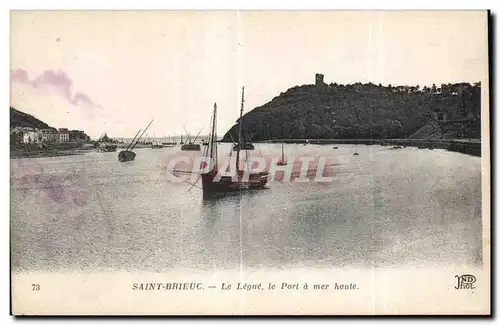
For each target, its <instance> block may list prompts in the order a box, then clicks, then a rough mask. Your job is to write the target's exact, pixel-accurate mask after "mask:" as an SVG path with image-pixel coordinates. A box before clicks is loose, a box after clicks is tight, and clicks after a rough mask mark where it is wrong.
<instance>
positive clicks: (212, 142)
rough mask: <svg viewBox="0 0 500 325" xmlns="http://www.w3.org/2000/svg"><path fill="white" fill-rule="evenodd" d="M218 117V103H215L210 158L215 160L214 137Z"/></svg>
mask: <svg viewBox="0 0 500 325" xmlns="http://www.w3.org/2000/svg"><path fill="white" fill-rule="evenodd" d="M216 116H217V103H214V116H213V117H212V133H211V135H210V158H212V159H213V158H214V143H215V141H214V137H215V128H216V122H215V121H216V120H215V119H216ZM214 163H215V164H214V166H217V150H215V162H214Z"/></svg>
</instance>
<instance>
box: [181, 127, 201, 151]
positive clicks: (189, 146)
mask: <svg viewBox="0 0 500 325" xmlns="http://www.w3.org/2000/svg"><path fill="white" fill-rule="evenodd" d="M184 131H186V128H184ZM200 133H201V130H200V132H198V134H197V135H196V137H195V138H194V140H192V141H191V135H190V134H189V133H188V132H187V131H186V134H187V137H188V139H187V141H186V143H185V144H183V145H182V147H181V150H183V151H201V146H200V144H198V143H195V142H196V139H197V138H198V136H199V135H200ZM181 143H182V142H181Z"/></svg>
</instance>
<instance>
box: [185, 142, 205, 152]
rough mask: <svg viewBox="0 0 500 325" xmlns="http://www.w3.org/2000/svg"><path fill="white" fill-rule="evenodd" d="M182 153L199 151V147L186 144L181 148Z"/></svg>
mask: <svg viewBox="0 0 500 325" xmlns="http://www.w3.org/2000/svg"><path fill="white" fill-rule="evenodd" d="M181 150H183V151H201V146H200V145H199V144H194V143H187V144H185V145H183V146H182V147H181Z"/></svg>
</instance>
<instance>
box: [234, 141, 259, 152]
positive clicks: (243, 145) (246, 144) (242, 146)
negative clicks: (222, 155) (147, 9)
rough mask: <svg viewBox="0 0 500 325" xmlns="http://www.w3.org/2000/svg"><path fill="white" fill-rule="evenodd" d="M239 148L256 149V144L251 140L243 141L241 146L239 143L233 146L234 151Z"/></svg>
mask: <svg viewBox="0 0 500 325" xmlns="http://www.w3.org/2000/svg"><path fill="white" fill-rule="evenodd" d="M237 150H255V146H254V145H253V143H251V142H243V143H242V144H241V146H240V145H239V143H237V144H235V145H234V146H233V151H237Z"/></svg>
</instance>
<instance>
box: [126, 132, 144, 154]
mask: <svg viewBox="0 0 500 325" xmlns="http://www.w3.org/2000/svg"><path fill="white" fill-rule="evenodd" d="M140 132H141V129H139V131H137V134H136V135H135V137H134V138H133V139H132V141H130V143H129V144H128V146H127V149H125V151H128V149H129V148H130V146H131V145H132V143H134V141H135V138H137V136H138V135H139V133H140ZM122 142H123V140H122Z"/></svg>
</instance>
